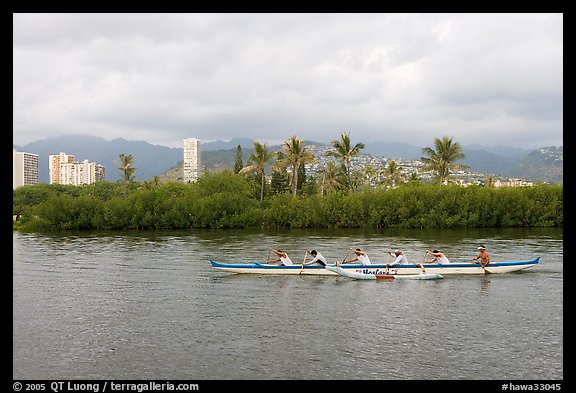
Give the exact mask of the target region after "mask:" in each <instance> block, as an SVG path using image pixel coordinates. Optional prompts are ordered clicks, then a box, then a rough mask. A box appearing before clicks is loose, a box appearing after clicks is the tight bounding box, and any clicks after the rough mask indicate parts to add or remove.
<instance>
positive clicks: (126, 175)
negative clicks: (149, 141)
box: [118, 153, 136, 195]
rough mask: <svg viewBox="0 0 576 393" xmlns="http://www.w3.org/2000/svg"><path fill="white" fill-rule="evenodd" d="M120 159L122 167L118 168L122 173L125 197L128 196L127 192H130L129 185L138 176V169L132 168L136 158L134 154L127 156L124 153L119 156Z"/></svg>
mask: <svg viewBox="0 0 576 393" xmlns="http://www.w3.org/2000/svg"><path fill="white" fill-rule="evenodd" d="M118 157H119V158H120V166H119V167H118V170H119V171H120V172H122V182H123V183H124V195H126V192H127V191H128V185H129V184H130V183H131V182H132V181H134V178H135V176H136V175H135V173H136V168H134V167H133V166H132V164H133V161H134V157H132V154H130V155H127V156H126V155H124V153H121V154H119V155H118Z"/></svg>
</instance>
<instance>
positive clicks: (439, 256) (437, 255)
mask: <svg viewBox="0 0 576 393" xmlns="http://www.w3.org/2000/svg"><path fill="white" fill-rule="evenodd" d="M428 254H430V255H432V260H430V261H426V262H424V263H439V264H441V265H445V264H447V263H450V260H449V259H448V257H447V256H446V254H444V253H443V252H441V251H438V250H433V251H430V250H426V255H428Z"/></svg>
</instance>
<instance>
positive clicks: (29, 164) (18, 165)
mask: <svg viewBox="0 0 576 393" xmlns="http://www.w3.org/2000/svg"><path fill="white" fill-rule="evenodd" d="M32 184H38V154H33V153H25V152H23V151H17V150H16V149H14V148H12V189H13V190H15V189H17V188H18V187H21V186H29V185H32Z"/></svg>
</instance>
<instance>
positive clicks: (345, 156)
mask: <svg viewBox="0 0 576 393" xmlns="http://www.w3.org/2000/svg"><path fill="white" fill-rule="evenodd" d="M331 144H332V147H333V148H334V150H329V151H327V152H326V153H325V155H326V156H328V157H334V158H336V159H338V160H340V161H342V165H343V167H344V171H345V173H346V179H347V183H348V184H347V186H348V188H352V179H351V178H350V160H351V158H352V157H355V156H357V155H359V154H360V150H362V149H364V147H365V146H364V144H363V143H357V144H356V145H355V146H354V147H352V143H351V142H350V132H348V133H347V134H345V133H343V132H341V133H340V140H333V141H332V142H331Z"/></svg>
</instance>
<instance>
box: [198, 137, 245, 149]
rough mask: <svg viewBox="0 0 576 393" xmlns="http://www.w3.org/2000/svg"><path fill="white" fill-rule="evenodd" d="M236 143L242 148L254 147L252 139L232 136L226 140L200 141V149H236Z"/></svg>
mask: <svg viewBox="0 0 576 393" xmlns="http://www.w3.org/2000/svg"><path fill="white" fill-rule="evenodd" d="M238 145H240V147H242V149H246V148H247V149H252V148H253V147H254V140H253V139H249V138H233V139H231V140H229V141H228V142H224V141H216V142H202V144H201V149H202V151H214V150H230V149H236V147H237V146H238Z"/></svg>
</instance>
